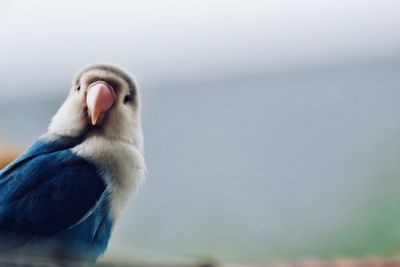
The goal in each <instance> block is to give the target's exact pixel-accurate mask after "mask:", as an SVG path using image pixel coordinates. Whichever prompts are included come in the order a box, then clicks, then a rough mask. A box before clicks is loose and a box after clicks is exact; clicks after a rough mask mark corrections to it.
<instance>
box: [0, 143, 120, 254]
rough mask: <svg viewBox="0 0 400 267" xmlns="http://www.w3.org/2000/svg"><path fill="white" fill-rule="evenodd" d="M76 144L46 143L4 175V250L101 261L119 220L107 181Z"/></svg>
mask: <svg viewBox="0 0 400 267" xmlns="http://www.w3.org/2000/svg"><path fill="white" fill-rule="evenodd" d="M80 142H81V140H80V139H76V138H61V137H59V138H57V139H46V138H42V139H40V140H39V141H37V142H36V143H35V144H34V145H33V146H32V147H31V148H30V149H29V150H28V151H27V152H25V153H24V154H23V155H21V156H20V157H19V158H18V159H17V160H15V161H14V162H13V163H11V164H10V165H9V166H8V167H6V168H5V169H3V170H2V171H1V172H0V248H1V250H2V251H8V250H7V249H13V248H18V249H19V248H26V249H28V250H32V251H42V252H43V254H44V255H46V256H50V255H47V254H52V255H53V254H54V255H58V254H60V255H63V256H66V257H73V258H79V259H86V260H95V259H96V258H97V257H98V256H100V255H101V254H102V253H103V252H104V251H105V249H106V247H107V243H108V239H109V237H110V232H111V229H112V224H113V219H112V217H111V216H110V212H109V205H108V204H109V203H108V193H107V191H106V184H105V180H104V179H103V178H102V173H101V172H99V170H98V168H97V167H96V166H95V165H94V164H92V163H90V162H89V161H87V160H85V159H83V158H81V157H79V156H77V155H76V154H74V153H73V152H72V150H71V149H72V148H73V147H75V146H76V145H78V144H79V143H80Z"/></svg>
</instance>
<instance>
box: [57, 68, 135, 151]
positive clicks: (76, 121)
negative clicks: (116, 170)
mask: <svg viewBox="0 0 400 267" xmlns="http://www.w3.org/2000/svg"><path fill="white" fill-rule="evenodd" d="M139 104H140V99H139V94H138V89H137V86H136V84H135V82H134V81H133V80H132V78H131V77H130V76H129V75H128V74H127V73H126V72H125V71H123V70H122V69H120V68H118V67H116V66H113V65H100V64H98V65H91V66H88V67H86V68H85V69H83V70H82V71H80V72H79V73H78V74H77V76H76V77H75V79H74V81H73V84H72V88H71V91H70V93H69V95H68V97H67V99H66V100H65V102H64V103H63V105H62V106H61V108H60V109H59V110H58V112H57V113H56V115H55V116H54V117H53V119H52V122H51V124H50V126H49V132H50V133H53V134H57V135H62V136H69V137H79V136H85V135H102V136H104V137H106V138H109V139H111V140H115V141H125V142H128V143H133V144H137V143H140V141H141V140H140V139H141V123H140V107H139Z"/></svg>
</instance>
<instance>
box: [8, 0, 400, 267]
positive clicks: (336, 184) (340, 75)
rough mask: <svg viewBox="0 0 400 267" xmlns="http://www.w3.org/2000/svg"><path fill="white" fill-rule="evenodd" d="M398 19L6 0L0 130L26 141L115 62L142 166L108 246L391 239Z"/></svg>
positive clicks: (397, 189)
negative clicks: (138, 134)
mask: <svg viewBox="0 0 400 267" xmlns="http://www.w3.org/2000/svg"><path fill="white" fill-rule="evenodd" d="M399 25H400V2H399V1H397V0H393V1H389V0H380V1H372V0H363V1H361V0H348V1H344V0H343V1H341V0H339V1H329V0H327V1H317V0H314V1H311V0H300V1H288V0H269V1H261V0H260V1H244V0H243V1H236V0H230V1H228V0H220V1H210V0H205V1H192V0H188V1H176V0H172V1H162V0H149V1H119V0H116V1H77V0H74V1H50V0H43V1H4V0H2V1H0V33H1V37H0V38H1V41H0V138H1V140H5V141H6V142H7V143H8V145H6V146H7V148H6V149H9V147H10V146H13V147H17V148H19V149H22V150H23V149H26V148H27V147H28V146H29V145H30V144H31V143H32V142H34V140H35V139H36V138H37V137H38V136H39V135H41V134H42V133H44V132H45V131H46V128H47V125H48V123H49V121H50V119H51V117H52V115H53V114H54V113H55V111H56V110H57V109H58V107H59V106H60V104H61V103H62V101H63V100H64V98H65V97H66V95H67V93H68V90H69V88H70V84H71V80H72V77H73V76H74V75H75V73H76V72H77V71H78V70H79V69H80V68H82V67H83V66H85V65H86V64H89V63H94V62H111V63H116V64H118V65H121V66H123V67H125V68H126V69H128V70H129V71H130V72H132V73H133V74H134V75H135V76H136V78H137V80H138V82H139V84H140V88H141V94H142V100H143V126H144V134H145V151H146V159H147V164H148V175H147V181H146V182H145V184H144V186H143V187H142V189H141V190H140V192H139V194H138V195H137V196H136V197H134V198H131V200H130V202H129V203H128V205H127V207H126V209H125V210H124V213H123V215H122V217H121V218H120V220H119V222H118V224H117V225H116V227H115V231H114V235H113V237H112V240H111V244H110V249H109V251H108V252H107V254H106V258H113V257H117V258H119V257H127V258H132V259H135V258H149V257H150V258H153V257H161V258H162V257H171V258H175V257H206V258H211V259H217V260H221V261H238V262H264V261H268V260H274V259H288V260H291V259H299V258H305V257H315V258H322V259H325V258H332V257H337V256H343V257H352V258H361V257H365V256H367V255H378V256H391V255H395V254H397V253H398V252H400V208H399V202H400V165H399V162H400V104H399V102H400V33H399ZM9 144H12V145H9ZM4 147H5V146H4V145H3V148H2V149H3V151H5V148H4ZM7 151H8V150H7ZM13 151H15V150H13Z"/></svg>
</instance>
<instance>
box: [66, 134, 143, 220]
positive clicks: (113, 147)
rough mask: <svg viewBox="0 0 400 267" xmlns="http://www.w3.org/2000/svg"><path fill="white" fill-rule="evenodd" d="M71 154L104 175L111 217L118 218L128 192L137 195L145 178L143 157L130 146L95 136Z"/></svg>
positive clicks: (137, 150) (136, 149)
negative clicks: (95, 167) (79, 157)
mask: <svg viewBox="0 0 400 267" xmlns="http://www.w3.org/2000/svg"><path fill="white" fill-rule="evenodd" d="M73 152H74V153H76V154H77V155H79V156H81V157H83V158H85V159H87V160H89V161H90V162H92V163H93V164H95V165H96V166H97V167H98V168H100V170H101V171H102V172H103V174H104V178H105V179H106V181H105V182H106V184H107V191H108V192H109V195H110V204H111V213H112V215H113V216H114V217H117V216H118V214H119V213H120V211H121V209H122V208H123V206H124V204H125V202H126V201H127V200H128V197H129V195H130V194H131V192H132V191H136V189H137V188H138V186H139V185H140V182H141V181H142V180H143V178H144V175H145V171H146V170H145V169H146V167H145V162H144V157H143V155H142V153H141V152H140V151H139V149H138V148H136V147H135V146H134V145H132V144H130V143H126V142H123V141H112V140H109V139H106V138H104V137H102V136H96V135H94V136H91V137H88V138H87V139H86V140H85V141H84V142H83V143H82V144H80V145H78V146H77V147H75V148H74V149H73Z"/></svg>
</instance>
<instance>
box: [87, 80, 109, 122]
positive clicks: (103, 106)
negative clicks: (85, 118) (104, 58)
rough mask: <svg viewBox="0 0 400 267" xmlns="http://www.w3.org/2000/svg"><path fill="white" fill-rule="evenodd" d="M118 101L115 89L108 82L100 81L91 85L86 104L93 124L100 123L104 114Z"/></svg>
mask: <svg viewBox="0 0 400 267" xmlns="http://www.w3.org/2000/svg"><path fill="white" fill-rule="evenodd" d="M115 101H116V95H115V92H114V89H113V88H112V87H111V86H110V85H109V84H108V83H106V82H103V81H98V82H94V83H92V84H91V85H89V89H88V91H87V95H86V104H87V107H88V112H89V116H90V119H91V121H92V125H98V124H100V123H101V121H102V120H103V118H104V114H105V113H106V112H107V110H109V109H110V108H111V106H112V105H113V104H114V102H115Z"/></svg>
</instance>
